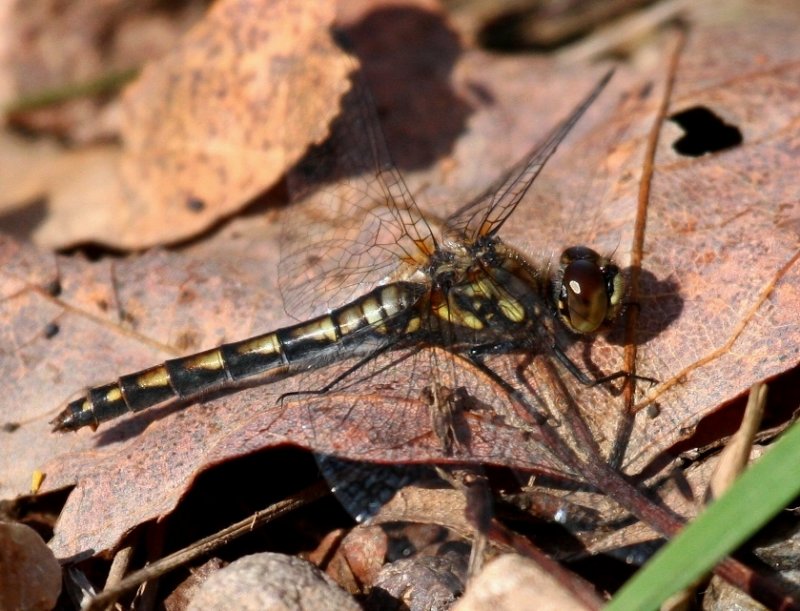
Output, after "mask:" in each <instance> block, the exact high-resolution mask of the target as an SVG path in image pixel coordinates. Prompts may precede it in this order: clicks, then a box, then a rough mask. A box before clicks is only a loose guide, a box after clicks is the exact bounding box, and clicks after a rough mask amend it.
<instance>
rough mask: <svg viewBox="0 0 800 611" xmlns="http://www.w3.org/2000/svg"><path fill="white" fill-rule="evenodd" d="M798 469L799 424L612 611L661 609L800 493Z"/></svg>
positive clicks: (635, 578) (637, 579) (657, 560)
mask: <svg viewBox="0 0 800 611" xmlns="http://www.w3.org/2000/svg"><path fill="white" fill-rule="evenodd" d="M798 467H800V423H796V424H794V425H793V426H792V427H791V428H790V429H789V430H788V431H786V433H784V434H783V436H782V437H781V438H780V439H779V440H778V441H777V442H775V444H774V445H773V446H772V448H770V449H769V451H768V452H766V453H765V454H764V455H763V456H762V457H761V458H760V459H759V460H758V461H756V462H755V463H754V464H753V465H752V466H751V467H749V468H748V469H747V470H746V471H745V472H744V473H743V474H742V476H741V477H740V478H739V479H738V480H736V483H734V485H733V486H732V487H731V488H730V489H729V490H728V491H727V492H726V493H725V494H723V495H722V496H721V497H720V498H719V499H718V500H717V501H715V502H713V503H712V504H711V505H709V507H708V508H707V509H706V510H705V511H704V512H703V513H702V514H700V515H699V516H698V517H697V519H695V520H694V521H693V522H691V523H690V524H689V525H687V526H686V528H685V529H684V530H682V531H681V532H680V534H678V536H676V537H675V538H674V539H673V540H672V541H670V543H669V544H668V545H666V546H665V547H664V548H662V549H661V550H660V551H659V552H658V553H657V554H656V555H655V556H654V557H653V558H652V559H651V560H650V561H649V562H648V563H647V564H646V565H645V566H644V567H643V568H642V569H641V570H640V571H639V572H638V573H637V574H636V575H634V576H633V577H632V578H631V579H630V581H628V583H626V584H625V585H624V586H623V587H622V588H621V589H620V590H619V592H618V593H617V595H616V596H614V598H613V599H612V600H611V602H610V603H609V604H608V606H607V607H606V609H607V611H631V610H635V609H641V610H646V609H657V608H658V606H659V605H660V604H661V603H662V602H663V601H664V600H666V599H667V598H668V597H669V596H671V595H672V594H674V593H675V592H677V591H679V590H681V589H683V588H686V587H689V586H690V585H691V584H693V583H694V582H695V581H697V580H698V579H700V578H701V577H702V576H703V575H705V574H706V573H708V572H709V571H710V570H711V569H712V568H713V567H714V565H715V564H716V563H717V562H718V561H719V560H720V559H722V558H723V557H725V556H726V555H728V554H730V553H731V552H733V551H734V550H735V549H736V548H737V547H739V546H740V545H741V544H742V543H743V542H744V541H746V540H747V539H748V538H749V537H750V536H751V535H753V533H755V532H756V531H757V530H758V529H759V528H761V526H763V525H764V524H765V523H766V522H768V521H769V520H770V519H771V518H772V517H773V516H775V514H777V513H778V512H779V511H781V510H782V509H783V508H784V507H786V505H787V504H788V503H789V502H790V501H791V500H792V499H793V498H795V497H796V496H797V495H798V494H800V468H798Z"/></svg>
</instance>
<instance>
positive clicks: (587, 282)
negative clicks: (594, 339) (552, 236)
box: [553, 246, 625, 333]
mask: <svg viewBox="0 0 800 611" xmlns="http://www.w3.org/2000/svg"><path fill="white" fill-rule="evenodd" d="M624 292H625V283H624V281H623V279H622V275H621V274H620V272H619V267H617V266H616V265H614V263H612V262H611V260H610V259H608V258H606V257H601V256H600V255H599V254H597V253H596V252H595V251H593V250H592V249H591V248H587V247H586V246H573V247H571V248H567V249H566V250H565V251H564V252H563V253H562V254H561V260H560V265H559V271H558V274H557V276H556V279H555V282H554V286H553V297H554V299H555V303H556V309H557V311H558V315H559V317H560V318H561V321H562V322H563V323H564V324H565V325H566V326H567V328H568V329H570V330H572V331H574V332H576V333H593V332H595V331H597V330H598V329H599V328H600V327H601V326H603V325H604V324H606V323H609V322H611V321H612V320H613V319H614V317H615V316H616V315H617V313H618V312H619V309H620V306H621V305H622V295H623V293H624Z"/></svg>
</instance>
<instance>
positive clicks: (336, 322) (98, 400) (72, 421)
mask: <svg viewBox="0 0 800 611" xmlns="http://www.w3.org/2000/svg"><path fill="white" fill-rule="evenodd" d="M425 290H426V287H425V286H424V285H420V284H415V283H410V282H396V283H393V284H388V285H385V286H381V287H378V288H377V289H374V290H373V291H371V292H369V293H367V294H366V295H363V296H362V297H359V298H358V299H356V300H354V301H352V302H351V303H349V304H346V305H344V306H342V307H340V308H337V309H335V310H332V311H331V312H330V313H329V314H325V315H322V316H319V317H317V318H313V319H311V320H308V321H305V322H301V323H298V324H296V325H292V326H289V327H284V328H282V329H278V330H277V331H273V332H270V333H265V334H263V335H258V336H256V337H252V338H250V339H246V340H242V341H238V342H233V343H230V344H223V345H221V346H219V347H217V348H212V349H210V350H205V351H203V352H198V353H197V354H192V355H189V356H184V357H180V358H176V359H170V360H167V361H165V362H164V363H162V364H161V365H156V366H154V367H150V368H148V369H144V370H142V371H137V372H135V373H131V374H128V375H124V376H122V377H121V378H119V379H118V380H117V381H116V382H112V383H110V384H105V385H103V386H97V387H95V388H92V389H90V390H89V391H88V392H87V393H86V395H85V396H83V397H80V398H78V399H76V400H74V401H72V402H71V403H69V404H68V405H67V407H66V408H64V410H63V411H62V412H61V413H60V414H59V415H58V416H57V417H56V419H55V420H53V422H52V424H53V429H54V430H57V431H70V430H77V429H79V428H81V427H84V426H91V427H97V426H98V425H99V424H100V423H101V422H105V421H107V420H111V419H113V418H117V417H118V416H121V415H123V414H125V413H126V412H138V411H141V410H143V409H147V408H149V407H153V406H155V405H158V404H160V403H164V402H165V401H169V400H172V399H179V398H180V399H185V398H189V397H192V396H196V395H199V394H202V393H203V392H205V391H208V390H210V389H218V388H224V387H225V386H228V385H230V384H232V383H234V382H236V381H238V380H241V379H244V378H248V377H252V376H256V375H264V374H269V375H272V376H275V377H278V376H281V375H283V374H286V373H288V372H290V371H291V370H292V369H296V368H298V366H300V365H304V364H308V363H315V362H319V363H320V364H322V363H323V362H327V361H326V359H324V358H322V356H323V355H326V354H330V353H331V352H334V351H335V352H336V358H344V357H347V356H350V355H351V354H355V353H357V352H364V348H362V349H361V350H359V345H360V342H359V341H357V340H359V339H363V340H364V343H365V344H366V343H368V341H369V340H370V339H371V340H375V339H379V340H380V341H382V342H383V343H384V344H385V342H386V341H387V340H388V341H391V338H393V337H401V336H403V335H405V334H406V333H408V332H409V327H410V326H412V325H413V322H414V320H417V319H416V316H417V314H416V312H415V309H414V308H413V306H414V305H415V304H416V303H417V301H419V299H420V297H421V296H422V294H423V293H424V292H425ZM372 345H373V346H374V345H375V342H374V341H372ZM328 360H330V359H328Z"/></svg>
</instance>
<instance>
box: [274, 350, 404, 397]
mask: <svg viewBox="0 0 800 611" xmlns="http://www.w3.org/2000/svg"><path fill="white" fill-rule="evenodd" d="M394 346H395V342H387V343H386V344H384V345H383V346H381V347H380V348H378V349H376V350H374V351H373V352H370V353H369V354H368V355H366V356H365V357H362V358H360V359H359V360H358V362H356V363H355V364H353V365H351V366H350V367H348V368H347V369H346V370H345V371H343V372H342V373H340V374H339V375H337V376H336V377H335V378H333V379H332V380H331V381H330V382H328V383H327V384H325V386H323V387H322V388H317V389H315V390H293V391H291V392H285V393H283V394H282V395H281V396H279V397H278V400H277V403H279V404H281V405H282V404H283V402H284V401H285V400H286V399H288V398H290V397H301V396H308V395H313V396H319V395H324V394H325V393H327V392H330V390H331V389H332V388H334V387H335V386H337V385H338V384H339V383H340V382H342V381H343V380H345V379H347V378H348V377H350V376H351V375H352V374H353V373H355V372H356V371H358V370H359V369H361V368H362V367H363V366H364V365H366V364H367V363H369V362H370V361H371V360H373V359H375V358H378V357H379V356H380V355H382V354H384V353H385V352H387V351H388V350H389V349H390V348H393V347H394Z"/></svg>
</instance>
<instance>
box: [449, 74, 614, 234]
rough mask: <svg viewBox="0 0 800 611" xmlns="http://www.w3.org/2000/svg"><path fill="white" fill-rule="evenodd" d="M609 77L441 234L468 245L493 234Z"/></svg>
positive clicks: (608, 75)
mask: <svg viewBox="0 0 800 611" xmlns="http://www.w3.org/2000/svg"><path fill="white" fill-rule="evenodd" d="M613 74H614V71H613V70H609V71H608V72H607V73H606V74H605V76H603V78H602V79H600V81H599V82H598V83H597V85H595V86H594V89H592V91H591V92H590V93H589V95H587V96H586V98H585V99H584V100H583V101H582V102H581V103H580V104H579V105H578V106H577V107H576V108H575V110H573V111H572V114H570V115H569V117H567V118H566V119H564V121H562V122H561V123H560V124H559V125H558V127H556V128H555V129H554V130H553V131H552V132H551V133H550V135H549V136H548V137H547V139H546V140H545V141H544V143H543V144H541V145H539V146H537V147H536V148H535V149H534V150H533V151H531V153H530V154H529V155H528V156H527V157H525V158H523V159H522V160H521V161H520V162H518V163H517V164H516V165H514V167H512V168H511V169H510V170H509V171H508V172H507V173H506V174H505V175H503V176H502V177H501V178H500V179H499V180H497V181H496V182H495V183H493V184H492V185H491V186H490V187H489V188H488V189H487V190H486V191H485V192H484V193H483V194H481V195H480V196H478V197H477V198H476V199H474V200H473V201H471V202H469V203H468V204H466V205H465V206H463V207H462V208H461V209H459V210H457V211H456V212H455V213H453V214H452V215H451V216H450V218H449V219H448V220H447V223H446V227H445V233H446V234H447V235H451V236H454V237H456V238H459V239H462V240H464V241H466V242H468V243H473V242H475V241H476V240H477V239H478V238H479V237H481V236H487V235H494V234H496V233H497V232H498V231H499V230H500V228H501V227H502V226H503V223H505V221H506V219H507V218H508V217H509V216H510V215H511V213H513V212H514V210H515V209H516V207H517V205H518V204H519V202H520V201H521V200H522V198H523V197H524V196H525V193H527V191H528V189H529V188H530V186H531V185H532V184H533V181H534V180H535V179H536V177H537V176H538V175H539V172H541V170H542V168H543V167H544V165H545V163H547V161H548V160H549V159H550V157H552V156H553V153H555V152H556V149H557V148H558V145H559V144H561V141H562V140H564V138H565V137H566V136H567V134H568V133H569V132H570V130H571V129H572V128H573V127H574V126H575V124H576V123H577V122H578V121H579V120H580V118H581V116H583V114H584V113H585V112H586V110H587V109H588V108H589V107H590V106H591V105H592V103H593V102H594V101H595V99H596V98H597V96H599V95H600V93H601V92H602V91H603V89H604V88H605V86H606V85H607V84H608V81H609V80H610V79H611V77H612V75H613Z"/></svg>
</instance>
